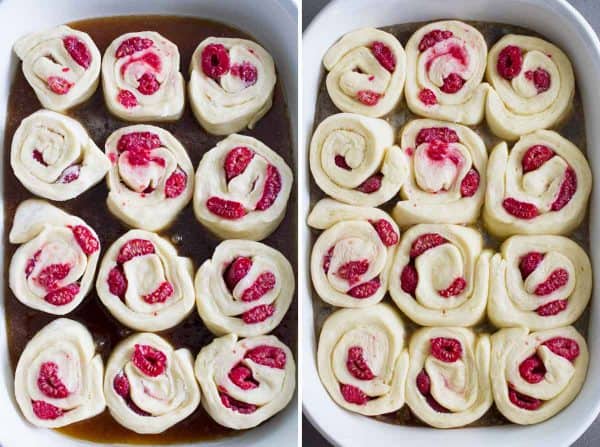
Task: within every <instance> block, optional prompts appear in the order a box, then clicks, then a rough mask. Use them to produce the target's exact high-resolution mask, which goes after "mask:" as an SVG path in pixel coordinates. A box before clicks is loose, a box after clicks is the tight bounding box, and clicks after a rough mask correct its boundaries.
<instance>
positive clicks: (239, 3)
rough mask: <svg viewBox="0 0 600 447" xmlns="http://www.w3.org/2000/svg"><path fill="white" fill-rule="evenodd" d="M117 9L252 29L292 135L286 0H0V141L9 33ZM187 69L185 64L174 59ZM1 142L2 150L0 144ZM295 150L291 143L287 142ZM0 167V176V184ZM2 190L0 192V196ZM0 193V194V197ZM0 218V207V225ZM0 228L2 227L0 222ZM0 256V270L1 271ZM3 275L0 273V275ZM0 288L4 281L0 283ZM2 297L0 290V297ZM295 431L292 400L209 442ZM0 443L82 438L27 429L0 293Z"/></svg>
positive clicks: (290, 440)
mask: <svg viewBox="0 0 600 447" xmlns="http://www.w3.org/2000/svg"><path fill="white" fill-rule="evenodd" d="M122 14H170V15H189V16H198V17H204V18H209V19H215V20H218V21H221V22H224V23H228V24H231V25H233V26H235V27H237V28H240V29H242V30H244V31H246V32H248V33H250V34H251V35H252V36H254V37H256V39H258V40H259V41H260V42H261V43H262V44H263V45H264V46H265V47H266V48H267V50H268V51H269V52H270V53H271V54H272V55H273V57H274V59H275V62H276V64H277V69H278V75H279V78H280V79H281V80H282V81H283V86H284V89H285V94H286V99H287V104H288V110H289V113H290V119H291V123H292V141H296V129H297V127H298V126H297V123H298V115H297V110H298V107H297V97H298V94H297V93H298V92H297V88H298V65H297V63H298V40H297V35H298V34H297V33H298V31H297V30H298V19H297V14H298V13H297V8H296V4H295V2H294V1H293V0H261V1H260V7H257V2H255V1H254V0H177V1H173V0H143V1H140V0H87V1H79V2H74V1H69V0H51V1H39V0H37V1H36V0H4V1H0V123H1V124H0V126H2V127H1V128H0V141H2V142H3V141H4V123H5V121H6V105H7V101H8V94H9V89H10V83H11V81H12V78H13V74H14V70H16V69H17V68H18V67H19V64H18V61H17V58H16V57H15V55H14V54H13V53H12V44H13V42H14V41H15V39H17V37H19V36H21V35H23V34H25V33H27V32H30V31H34V30H39V29H45V28H48V27H51V26H53V25H58V24H61V23H65V22H69V21H72V20H77V19H83V18H89V17H102V16H110V15H122ZM182 70H184V71H185V70H187V67H182ZM4 150H9V149H8V148H4ZM294 150H296V148H294ZM2 173H3V169H0V184H3V179H2V175H3V174H2ZM2 197H3V196H2ZM0 200H1V199H0ZM3 224H4V212H3V207H0V225H3ZM2 234H4V228H2ZM4 261H5V260H3V259H1V257H0V271H2V272H4ZM4 280H5V278H4V277H3V281H4ZM1 287H2V288H1V290H4V284H2V285H1ZM2 298H3V297H2ZM297 433H298V411H297V400H296V399H294V401H293V402H292V403H290V405H289V406H288V407H287V408H286V410H284V411H283V412H282V413H280V414H279V415H277V416H275V417H274V418H273V419H271V420H270V421H268V422H267V423H265V424H263V425H262V426H261V427H259V428H257V429H254V430H251V431H248V432H246V433H244V434H243V435H241V436H236V437H233V438H230V439H225V440H221V441H215V442H211V443H210V444H211V445H215V446H224V445H227V446H246V445H254V446H271V445H290V446H292V445H294V446H295V445H296V440H297ZM0 445H2V446H3V447H14V446H19V445H20V446H34V445H44V446H47V447H55V446H61V447H69V446H76V445H90V443H87V442H82V441H77V440H74V439H71V438H67V437H65V436H62V435H61V434H59V433H57V432H54V431H51V430H42V429H35V428H33V427H32V426H31V425H29V424H27V423H26V422H25V420H24V419H23V418H22V417H21V415H20V412H19V409H18V408H17V406H16V403H15V401H14V392H13V374H12V370H11V368H10V365H9V361H8V351H7V343H6V327H5V320H4V299H0Z"/></svg>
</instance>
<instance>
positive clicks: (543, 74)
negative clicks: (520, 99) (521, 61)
mask: <svg viewBox="0 0 600 447" xmlns="http://www.w3.org/2000/svg"><path fill="white" fill-rule="evenodd" d="M525 77H526V78H527V79H528V80H529V81H531V82H533V85H534V86H535V89H536V90H537V92H538V93H543V92H545V91H546V90H548V89H549V88H550V84H551V83H552V82H551V79H550V73H548V72H547V71H546V70H544V69H543V68H536V69H535V71H533V70H527V71H526V72H525Z"/></svg>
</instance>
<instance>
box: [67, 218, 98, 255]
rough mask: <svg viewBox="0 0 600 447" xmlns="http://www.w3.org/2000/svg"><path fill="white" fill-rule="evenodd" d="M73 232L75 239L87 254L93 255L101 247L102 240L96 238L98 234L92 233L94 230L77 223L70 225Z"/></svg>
mask: <svg viewBox="0 0 600 447" xmlns="http://www.w3.org/2000/svg"><path fill="white" fill-rule="evenodd" d="M70 228H71V231H72V232H73V236H74V237H75V240H76V241H77V243H78V244H79V246H80V247H81V249H82V250H83V252H84V253H85V254H86V255H88V256H89V255H91V254H92V253H94V252H95V251H97V250H99V249H100V242H99V241H98V239H96V236H94V235H93V234H92V231H91V230H90V229H89V228H88V227H85V226H83V225H76V226H74V227H70Z"/></svg>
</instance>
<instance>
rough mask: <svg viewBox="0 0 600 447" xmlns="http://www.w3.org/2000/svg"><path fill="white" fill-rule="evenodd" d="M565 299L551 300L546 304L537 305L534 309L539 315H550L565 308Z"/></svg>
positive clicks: (566, 302)
mask: <svg viewBox="0 0 600 447" xmlns="http://www.w3.org/2000/svg"><path fill="white" fill-rule="evenodd" d="M567 304H568V301H567V300H556V301H551V302H549V303H548V304H544V305H543V306H540V307H538V308H537V309H536V310H535V311H536V313H537V314H538V315H539V316H540V317H550V316H552V315H556V314H559V313H561V312H562V311H563V310H565V309H566V308H567Z"/></svg>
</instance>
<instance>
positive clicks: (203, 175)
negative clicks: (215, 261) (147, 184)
mask: <svg viewBox="0 0 600 447" xmlns="http://www.w3.org/2000/svg"><path fill="white" fill-rule="evenodd" d="M293 181H294V175H293V173H292V170H291V169H290V167H289V166H288V165H287V164H286V162H285V160H284V159H283V158H281V157H280V156H279V155H278V154H276V153H275V152H274V151H273V150H272V149H271V148H269V147H268V146H267V145H265V144H264V143H262V142H260V141H259V140H257V139H256V138H252V137H247V136H244V135H238V134H233V135H229V136H228V137H227V138H225V139H224V140H222V141H220V142H219V143H217V145H216V146H215V147H214V148H212V149H211V150H209V151H208V152H206V153H205V154H204V156H203V157H202V160H200V164H199V165H198V170H197V171H196V183H195V187H194V213H195V214H196V218H197V219H198V220H199V221H200V223H202V225H204V226H205V227H206V228H208V229H209V230H210V231H212V232H213V233H215V234H216V235H217V236H219V237H220V238H223V239H252V240H255V241H258V240H261V239H264V238H266V237H267V236H268V235H269V234H271V233H272V232H273V231H275V229H276V228H277V227H278V226H279V223H280V222H281V221H282V220H283V218H284V216H285V210H286V207H287V203H288V199H289V196H290V192H291V190H292V183H293Z"/></svg>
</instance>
